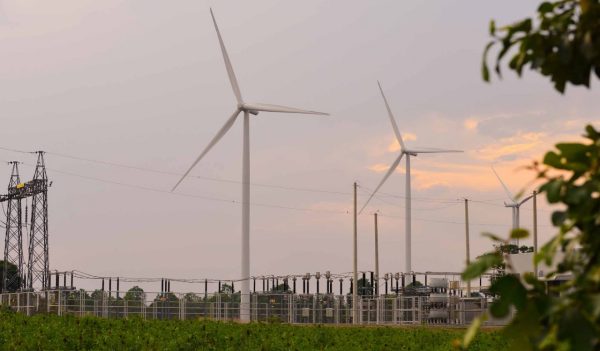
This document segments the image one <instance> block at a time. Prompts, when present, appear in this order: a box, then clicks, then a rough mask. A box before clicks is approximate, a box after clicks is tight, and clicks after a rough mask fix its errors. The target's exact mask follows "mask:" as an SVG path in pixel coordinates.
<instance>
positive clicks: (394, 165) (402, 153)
mask: <svg viewBox="0 0 600 351" xmlns="http://www.w3.org/2000/svg"><path fill="white" fill-rule="evenodd" d="M377 85H379V91H380V92H381V96H382V97H383V102H384V103H385V107H386V109H387V112H388V116H389V117H390V122H392V129H393V130H394V134H395V135H396V139H397V140H398V143H400V155H398V157H397V158H396V160H395V161H394V162H393V163H392V165H391V166H390V169H389V170H388V171H387V173H386V174H385V176H384V177H383V179H382V180H381V182H380V183H379V185H377V187H376V188H375V190H374V191H373V193H372V194H371V196H369V199H368V200H367V202H365V204H364V205H363V207H362V208H361V210H360V212H362V211H363V210H364V209H365V207H366V206H367V204H368V203H369V201H371V199H372V198H373V196H375V194H376V193H377V191H378V190H379V188H381V186H382V185H383V183H385V181H386V180H387V179H388V178H389V177H390V175H391V174H392V173H394V171H395V170H396V168H397V167H398V165H399V164H400V161H401V160H402V157H403V156H406V199H405V200H406V206H405V207H406V208H405V210H406V215H405V217H406V218H405V226H406V228H405V231H406V238H405V239H406V243H405V248H404V249H405V252H406V254H405V256H406V257H405V259H406V265H405V269H406V273H409V272H412V266H411V252H412V250H411V216H412V214H411V191H410V190H411V187H410V157H411V156H415V157H416V156H418V155H419V154H438V153H451V152H462V151H461V150H444V149H407V148H406V145H405V144H404V140H402V135H401V134H400V130H399V129H398V125H397V124H396V120H395V118H394V115H393V114H392V110H391V109H390V105H389V104H388V101H387V99H386V98H385V94H384V93H383V89H382V88H381V84H380V83H379V82H377ZM360 212H359V213H360Z"/></svg>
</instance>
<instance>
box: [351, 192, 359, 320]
mask: <svg viewBox="0 0 600 351" xmlns="http://www.w3.org/2000/svg"><path fill="white" fill-rule="evenodd" d="M357 187H358V186H357V185H356V182H354V233H353V234H354V237H353V242H354V245H353V246H354V253H353V258H354V265H353V277H354V285H353V287H352V323H353V324H358V284H357V283H358V262H357V256H358V250H357V236H358V234H357V222H356V217H357V213H356V189H357Z"/></svg>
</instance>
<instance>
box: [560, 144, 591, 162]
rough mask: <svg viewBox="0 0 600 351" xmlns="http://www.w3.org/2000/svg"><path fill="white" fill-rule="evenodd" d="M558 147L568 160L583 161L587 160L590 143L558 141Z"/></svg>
mask: <svg viewBox="0 0 600 351" xmlns="http://www.w3.org/2000/svg"><path fill="white" fill-rule="evenodd" d="M556 148H557V149H558V150H559V151H560V152H561V155H562V156H563V157H566V158H567V160H568V161H575V160H577V161H581V160H586V159H587V158H586V156H585V154H586V152H588V151H589V149H590V147H589V146H588V145H584V144H580V143H558V144H556Z"/></svg>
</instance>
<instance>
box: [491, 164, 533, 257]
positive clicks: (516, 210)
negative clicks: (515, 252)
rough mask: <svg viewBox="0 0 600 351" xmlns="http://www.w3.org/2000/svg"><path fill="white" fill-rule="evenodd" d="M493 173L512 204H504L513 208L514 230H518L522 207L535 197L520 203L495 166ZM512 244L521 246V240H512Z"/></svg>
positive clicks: (527, 198) (529, 197)
mask: <svg viewBox="0 0 600 351" xmlns="http://www.w3.org/2000/svg"><path fill="white" fill-rule="evenodd" d="M492 171H493V172H494V174H495V175H496V178H498V181H499V182H500V184H502V187H503V188H504V191H505V192H506V196H508V198H509V200H510V202H506V201H505V202H504V206H505V207H510V208H512V229H513V230H514V229H518V228H520V224H519V212H520V211H519V210H520V209H521V205H522V204H524V203H525V202H527V201H528V200H529V199H531V198H532V197H533V195H529V196H527V197H526V198H524V199H523V200H521V201H519V200H518V199H517V198H516V197H515V196H513V194H512V193H511V192H510V191H509V190H508V187H507V186H506V184H504V182H503V181H502V179H501V178H500V176H499V175H498V173H497V172H496V169H494V166H492ZM512 244H514V245H517V246H518V245H519V239H513V240H512Z"/></svg>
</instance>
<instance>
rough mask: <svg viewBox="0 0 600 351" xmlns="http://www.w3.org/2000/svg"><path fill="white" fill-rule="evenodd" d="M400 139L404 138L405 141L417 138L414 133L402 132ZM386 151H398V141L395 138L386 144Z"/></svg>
mask: <svg viewBox="0 0 600 351" xmlns="http://www.w3.org/2000/svg"><path fill="white" fill-rule="evenodd" d="M402 140H404V142H405V143H406V142H407V141H414V140H417V135H416V134H414V133H402ZM387 151H388V152H396V151H400V143H399V142H398V140H396V138H394V140H393V141H392V142H391V143H390V144H389V145H388V147H387Z"/></svg>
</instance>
